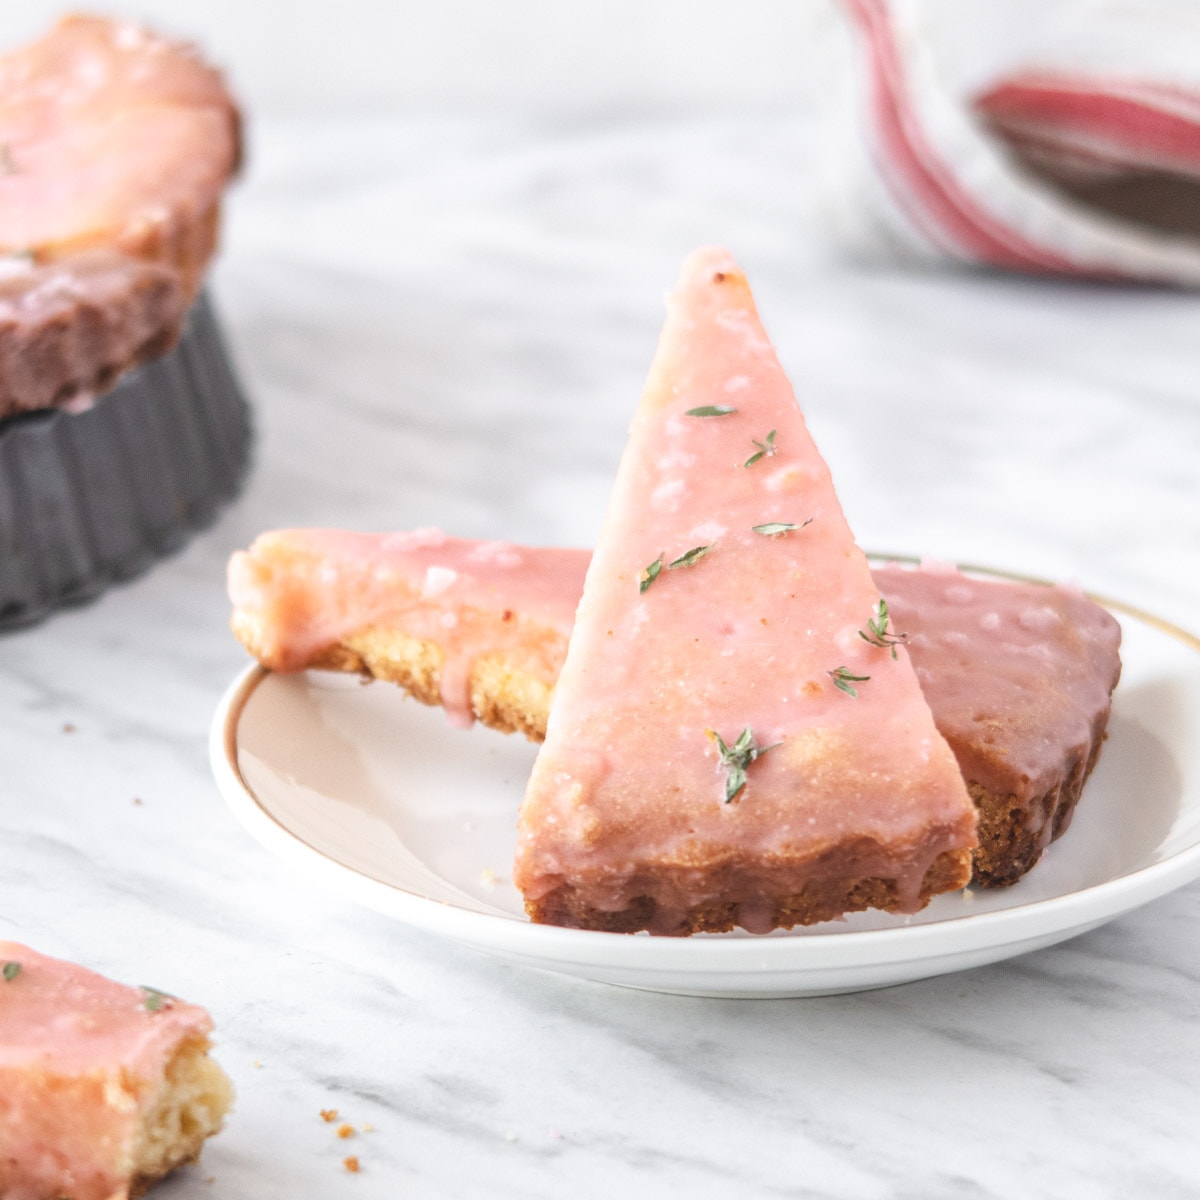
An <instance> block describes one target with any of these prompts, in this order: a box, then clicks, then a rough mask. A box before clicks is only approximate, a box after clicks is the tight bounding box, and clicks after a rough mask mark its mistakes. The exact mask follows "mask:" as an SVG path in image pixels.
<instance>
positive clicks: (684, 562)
mask: <svg viewBox="0 0 1200 1200" xmlns="http://www.w3.org/2000/svg"><path fill="white" fill-rule="evenodd" d="M715 545H716V542H710V543H709V544H708V545H707V546H693V547H692V548H691V549H690V550H689V551H688V552H687V553H686V554H681V555H680V556H679V557H678V558H677V559H675V560H674V561H673V562H669V563H667V570H668V571H674V570H675V569H676V568H677V567H690V566H691V565H692V564H693V563H698V562H699V561H700V560H701V559H702V558H703V557H704V556H705V555H706V554H707V553H708V552H709V551H710V550H711V549H712V548H713V546H715Z"/></svg>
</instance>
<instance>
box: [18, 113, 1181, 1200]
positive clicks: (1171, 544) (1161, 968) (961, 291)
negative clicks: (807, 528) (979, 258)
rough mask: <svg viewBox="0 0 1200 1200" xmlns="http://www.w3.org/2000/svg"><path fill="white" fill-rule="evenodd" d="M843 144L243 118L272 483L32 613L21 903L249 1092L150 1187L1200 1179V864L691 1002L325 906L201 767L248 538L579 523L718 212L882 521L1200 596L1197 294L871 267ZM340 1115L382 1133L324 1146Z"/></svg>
mask: <svg viewBox="0 0 1200 1200" xmlns="http://www.w3.org/2000/svg"><path fill="white" fill-rule="evenodd" d="M811 137H812V134H811V131H810V130H809V129H808V127H807V126H806V125H805V124H804V123H802V122H798V121H796V120H794V119H788V118H786V117H784V116H763V115H762V114H753V115H751V114H747V115H746V116H744V117H739V116H737V115H729V116H726V117H723V118H720V119H717V118H704V119H691V120H689V119H674V120H672V119H665V118H664V119H662V120H659V121H657V122H648V121H646V120H641V121H633V120H630V121H628V122H624V123H623V122H621V121H620V120H615V119H614V120H611V121H606V122H581V123H579V124H578V125H575V126H562V125H557V126H547V125H539V124H536V123H532V122H527V121H522V120H519V119H517V118H515V117H514V118H494V119H482V118H480V119H468V118H461V119H455V120H450V119H445V120H438V121H434V120H430V119H418V118H416V117H412V118H407V119H401V118H393V119H385V118H382V117H381V118H377V119H365V118H364V119H360V120H356V121H345V122H342V123H338V122H333V121H330V122H328V123H326V124H321V123H316V122H312V121H307V122H304V123H300V122H296V123H295V124H289V123H287V122H283V121H276V122H273V123H272V122H264V123H261V124H259V125H257V126H256V127H255V128H254V130H253V139H252V154H251V160H250V161H251V164H252V167H251V170H250V173H249V176H248V178H247V179H246V180H245V182H244V183H243V184H242V185H241V187H240V188H239V190H238V191H237V192H236V194H235V195H234V197H233V200H232V205H231V211H230V219H229V224H228V228H227V234H226V239H225V249H224V254H223V258H222V260H221V263H220V265H219V268H218V269H217V271H216V278H215V292H216V296H217V300H218V303H219V306H220V309H221V312H222V314H223V316H224V320H225V324H226V328H227V330H228V333H229V336H230V340H231V342H232V344H233V346H234V348H235V351H236V354H237V357H238V360H239V364H240V367H241V370H242V373H243V377H244V382H245V385H246V387H247V389H248V391H249V393H250V394H251V396H252V399H253V403H254V406H255V410H256V416H257V423H258V430H259V437H258V448H257V462H256V466H255V469H254V472H253V476H252V478H251V480H250V482H249V484H248V486H247V488H246V490H245V493H244V495H243V496H242V497H241V498H240V500H238V502H237V503H236V504H235V505H233V506H232V507H230V508H229V509H227V510H226V511H225V512H224V514H223V515H222V517H221V518H220V520H219V521H218V523H217V524H216V525H215V526H214V527H212V528H211V529H209V530H207V531H206V532H204V533H203V534H201V535H200V536H198V537H197V538H196V539H195V540H194V541H193V542H192V543H191V544H190V545H189V546H188V547H187V548H186V549H185V550H184V551H183V552H182V553H180V554H178V555H176V556H175V557H173V558H171V559H170V560H168V561H166V562H163V563H161V564H160V565H158V566H157V567H155V568H154V569H153V570H152V571H150V573H149V574H147V575H146V576H145V577H143V578H142V579H139V580H137V581H136V582H134V583H131V584H129V585H127V586H122V587H119V588H116V589H115V590H113V591H112V592H110V593H109V594H107V595H105V596H104V597H102V598H101V599H100V600H99V601H98V602H96V603H93V604H91V605H88V606H86V607H83V608H80V609H77V610H74V611H70V612H66V613H62V614H59V615H57V616H55V617H54V618H52V619H51V620H49V621H47V622H46V623H44V624H42V625H39V626H37V627H35V628H32V629H29V630H26V631H22V632H18V633H15V634H11V635H7V636H4V637H2V638H0V831H2V832H0V838H2V842H3V846H4V867H3V869H2V870H0V933H2V934H3V935H4V936H8V937H12V938H16V939H19V940H24V941H27V942H29V943H31V944H33V945H35V946H37V947H39V948H40V949H42V950H44V951H46V952H48V953H54V954H61V955H65V956H68V957H71V958H74V959H77V960H80V961H84V962H87V963H89V964H90V965H93V966H95V967H97V968H99V969H101V970H103V971H105V972H106V973H109V974H111V975H113V976H115V977H117V978H123V979H126V980H129V981H132V982H146V983H152V984H154V985H156V986H159V987H162V988H166V989H168V990H170V991H172V992H177V993H179V994H180V995H183V996H186V997H188V998H192V999H195V1000H197V1001H199V1002H201V1003H204V1004H205V1005H207V1006H208V1007H209V1008H210V1009H211V1011H212V1012H213V1014H214V1016H215V1018H216V1021H217V1024H218V1038H219V1045H218V1057H219V1058H220V1060H221V1062H222V1063H223V1064H224V1065H225V1066H226V1068H227V1069H228V1070H229V1072H230V1073H231V1074H232V1075H233V1077H234V1079H235V1082H236V1085H237V1088H238V1102H237V1108H236V1111H235V1113H234V1115H233V1117H232V1119H231V1121H230V1123H229V1126H228V1128H227V1130H226V1131H225V1132H224V1133H223V1134H221V1135H220V1136H219V1137H218V1138H217V1139H216V1140H215V1141H214V1142H212V1143H211V1144H210V1146H209V1148H208V1149H207V1150H206V1152H205V1154H204V1157H203V1160H202V1162H201V1163H200V1165H199V1166H198V1167H195V1168H189V1169H186V1170H184V1171H183V1172H181V1173H180V1174H179V1175H178V1176H177V1177H175V1178H174V1179H173V1180H171V1181H170V1182H168V1183H167V1184H165V1185H163V1186H162V1188H161V1189H160V1190H159V1191H158V1192H157V1193H156V1195H161V1196H162V1197H163V1200H167V1198H172V1200H201V1198H203V1197H213V1196H220V1197H229V1198H230V1200H243V1198H247V1200H248V1198H250V1197H253V1198H254V1200H306V1198H309V1197H311V1198H313V1200H334V1198H337V1197H355V1198H357V1200H368V1198H378V1200H384V1198H388V1200H390V1198H392V1197H396V1196H404V1197H413V1198H416V1197H431V1198H437V1200H452V1198H454V1197H478V1196H484V1195H500V1196H511V1197H522V1198H523V1200H533V1198H535V1197H551V1196H560V1195H569V1196H572V1197H602V1196H610V1195H629V1196H651V1195H654V1196H673V1195H684V1194H687V1195H690V1196H694V1197H714V1198H715V1197H720V1198H722V1200H725V1198H728V1197H731V1196H736V1197H751V1196H753V1197H758V1196H764V1197H766V1196H789V1197H836V1198H843V1197H844V1198H846V1200H851V1198H853V1200H866V1198H872V1200H902V1198H912V1200H917V1198H920V1200H940V1198H943V1197H944V1198H947V1200H948V1198H950V1197H954V1198H955V1200H962V1198H967V1197H1002V1196H1004V1197H1007V1196H1022V1197H1077V1196H1082V1195H1087V1196H1122V1197H1123V1196H1130V1195H1144V1194H1147V1193H1148V1192H1149V1191H1150V1190H1151V1189H1153V1191H1154V1193H1155V1194H1156V1195H1158V1196H1160V1197H1162V1198H1163V1200H1167V1198H1170V1197H1185V1196H1195V1195H1197V1194H1200V1155H1198V1154H1197V1151H1196V1127H1197V1118H1198V1117H1200V1020H1198V1019H1197V1018H1198V1017H1200V968H1198V965H1197V951H1196V946H1197V944H1198V941H1200V886H1197V885H1193V886H1190V887H1187V888H1184V889H1183V890H1181V891H1179V892H1176V893H1174V894H1173V895H1170V896H1168V897H1167V898H1165V899H1162V900H1159V901H1157V902H1155V903H1153V904H1151V905H1149V906H1147V907H1145V908H1143V909H1141V910H1139V911H1137V912H1134V913H1132V914H1131V915H1128V916H1126V917H1124V918H1122V919H1120V920H1118V921H1116V922H1114V923H1112V924H1110V925H1107V926H1105V927H1103V928H1101V929H1098V930H1096V931H1095V932H1092V933H1090V934H1087V935H1085V936H1082V937H1079V938H1077V939H1075V940H1074V941H1071V942H1068V943H1066V944H1064V945H1061V946H1058V947H1056V948H1053V949H1049V950H1044V951H1041V952H1039V953H1035V954H1031V955H1029V956H1027V957H1024V958H1021V959H1017V960H1014V961H1011V962H1007V963H1004V964H1001V965H998V966H994V967H988V968H983V969H979V970H975V971H971V972H968V973H964V974H959V975H954V976H948V977H944V978H940V979H934V980H931V981H928V982H924V983H918V984H912V985H908V986H904V987H899V988H895V989H890V990H885V991H879V992H873V993H862V994H858V995H849V996H841V997H832V998H825V999H809V1000H790V1001H758V1002H751V1001H719V1000H697V999H685V998H678V997H671V996H661V995H653V994H642V993H637V992H632V991H623V990H618V989H614V988H608V987H604V986H602V985H595V984H588V983H582V982H577V981H572V980H570V979H566V978H558V977H555V976H551V975H547V974H542V973H538V972H535V971H529V970H523V969H520V968H518V967H515V966H508V965H504V964H501V963H498V962H495V961H492V960H491V959H489V958H486V957H483V956H480V955H477V954H475V953H473V952H470V951H467V950H465V949H458V948H456V947H455V946H453V945H449V944H444V943H442V942H440V941H438V940H435V939H434V938H432V937H430V936H427V935H423V934H418V933H414V932H412V931H410V930H408V929H406V928H405V927H403V926H402V925H399V924H397V923H394V922H392V921H389V920H387V919H385V918H383V917H380V916H376V915H373V914H372V913H370V912H366V911H363V910H360V909H358V908H356V907H354V906H352V905H351V904H349V903H348V902H344V901H342V900H340V899H338V898H337V897H335V896H332V895H328V894H323V893H322V892H320V891H318V890H316V889H314V888H313V887H311V886H310V885H309V884H307V883H306V882H304V881H303V880H300V879H298V878H296V877H295V876H293V875H292V874H291V873H290V872H289V870H288V869H287V868H285V867H284V866H283V865H281V864H279V863H277V862H276V861H275V860H274V859H272V858H271V857H269V856H268V855H267V853H266V852H265V851H263V850H261V849H260V848H259V847H258V845H257V844H255V843H254V842H253V841H252V840H251V839H250V838H249V837H248V836H247V835H246V834H245V833H243V831H242V830H241V828H239V827H238V826H237V825H236V824H235V822H234V821H233V819H232V818H231V816H230V815H229V814H228V813H227V812H226V810H225V808H224V807H223V805H222V802H221V800H220V798H219V796H218V794H217V792H216V789H215V787H214V784H213V781H212V778H211V776H210V773H209V767H208V762H207V757H206V736H207V728H208V723H209V720H210V717H211V715H212V712H213V709H214V706H215V705H216V703H217V700H218V697H219V696H220V694H221V692H222V691H223V689H224V688H225V686H226V685H227V684H228V683H229V681H230V680H231V679H232V677H233V676H234V675H235V674H236V673H237V672H238V671H239V670H240V669H241V667H242V666H243V665H244V662H245V658H244V655H243V652H242V650H241V648H240V647H239V646H238V645H237V644H236V643H235V642H234V640H233V638H232V637H231V636H230V634H229V633H228V632H227V616H228V612H227V604H226V601H225V597H224V585H223V568H224V562H225V559H226V557H227V556H228V554H229V553H230V552H231V551H232V550H234V549H236V548H239V547H242V546H245V545H246V544H248V543H249V541H250V540H251V539H252V538H253V536H254V535H255V534H256V533H257V532H259V531H260V530H263V529H267V528H271V527H276V526H281V525H310V524H322V525H344V526H349V527H356V528H364V529H386V528H404V527H411V526H420V525H429V524H437V525H441V526H443V527H444V528H446V529H448V530H450V531H453V532H456V533H460V534H463V535H467V536H475V537H501V538H507V539H511V540H515V541H527V542H542V543H559V544H584V543H587V542H588V541H589V540H590V539H591V538H592V537H593V535H594V533H595V530H596V529H597V527H598V524H599V521H600V518H601V514H602V511H603V506H604V503H605V498H606V495H607V491H608V487H609V482H610V478H611V475H612V471H613V469H614V467H615V464H616V461H617V458H618V456H619V454H620V451H621V448H622V444H623V438H624V430H625V426H626V424H627V422H628V420H629V417H630V415H631V413H632V411H633V407H634V404H635V402H636V398H637V395H638V393H639V390H640V386H641V381H642V376H643V374H644V371H645V369H646V367H647V365H648V363H649V360H650V356H651V354H652V351H653V347H654V342H655V338H656V335H657V330H658V325H659V321H660V315H661V311H662V305H661V298H662V295H663V292H664V291H665V290H666V289H667V288H668V287H669V286H670V284H671V282H672V281H673V279H674V277H675V273H676V271H677V268H678V264H679V261H680V259H681V258H682V256H683V254H684V253H685V252H686V251H687V250H688V249H690V248H691V247H693V246H694V245H697V244H699V243H703V242H708V241H720V242H723V243H725V244H727V245H729V246H730V247H731V248H732V249H733V250H734V251H735V252H736V253H737V254H738V255H739V257H740V258H741V260H742V262H743V265H744V266H745V267H746V269H747V271H748V273H749V274H750V276H751V280H752V282H753V283H754V284H755V286H756V290H757V293H758V298H759V302H760V307H761V310H762V313H763V316H764V319H765V321H766V324H767V326H768V329H769V330H770V332H771V334H772V336H773V338H774V340H775V341H776V343H777V345H778V347H779V349H780V353H781V357H782V358H783V360H784V363H785V366H786V367H787V368H788V370H789V372H790V374H791V376H792V379H793V381H794V383H795V386H796V390H797V393H798V395H799V398H800V401H801V404H802V406H803V407H804V408H805V410H806V412H807V414H808V417H809V422H810V425H811V427H812V429H813V431H814V433H815V436H816V437H817V440H818V442H819V444H820V445H821V446H822V448H823V450H824V452H825V455H826V457H827V459H828V460H829V462H830V464H831V466H832V468H833V472H834V476H835V478H836V479H837V481H838V483H839V487H840V492H841V496H842V499H843V503H844V506H845V508H846V510H847V514H848V515H849V517H850V520H851V523H852V525H853V526H854V528H855V530H856V532H857V534H858V536H859V539H860V541H861V542H862V543H863V544H864V545H865V546H867V547H869V548H875V549H885V550H889V551H895V552H909V553H914V552H915V553H921V554H929V555H933V556H936V557H939V558H944V559H950V560H960V561H969V562H974V563H983V564H988V565H991V566H996V567H1003V568H1008V569H1012V570H1017V571H1027V572H1030V573H1033V574H1039V575H1044V576H1052V577H1057V578H1073V579H1077V580H1079V581H1081V582H1082V583H1083V584H1084V585H1085V586H1087V587H1089V588H1091V589H1093V590H1096V591H1099V592H1102V593H1106V594H1111V595H1114V596H1118V597H1121V598H1123V599H1125V600H1128V601H1130V602H1132V603H1134V604H1138V605H1141V606H1143V607H1145V608H1148V609H1151V610H1152V611H1154V612H1157V613H1159V614H1161V615H1163V616H1165V617H1167V618H1170V619H1172V620H1174V621H1176V622H1178V623H1180V624H1182V625H1184V626H1186V627H1189V628H1193V629H1194V628H1195V627H1196V626H1197V625H1200V621H1198V620H1197V618H1196V615H1195V614H1196V612H1197V607H1198V605H1200V559H1198V556H1197V552H1198V550H1200V484H1198V478H1200V475H1198V468H1200V396H1198V391H1200V337H1198V336H1197V330H1198V328H1200V323H1198V320H1197V316H1198V311H1200V310H1198V307H1197V306H1198V304H1200V301H1198V300H1197V298H1196V297H1195V296H1194V295H1184V294H1174V293H1169V292H1157V291H1149V290H1134V289H1122V288H1099V287H1091V286H1081V285H1080V286H1072V285H1062V284H1053V283H1048V282H1044V281H1033V280H1024V279H1015V278H1003V277H996V276H986V275H977V276H968V275H962V274H950V273H946V274H906V273H901V272H886V271H885V272H879V271H876V272H874V273H871V272H866V271H862V270H856V269H854V268H852V267H850V266H848V265H846V264H843V263H839V262H838V261H837V258H836V255H835V254H834V253H833V252H832V251H831V250H830V249H828V248H827V247H826V246H825V245H824V243H823V234H822V232H821V229H822V227H821V225H820V224H819V221H818V216H817V209H818V207H819V205H818V200H817V189H816V187H815V185H814V182H813V179H812V174H811V169H810V166H809V163H810V160H811V156H810V154H809V153H808V152H809V150H810V149H811V146H810V142H811ZM68 727H70V730H71V731H70V732H68ZM135 798H136V799H135ZM328 1108H336V1109H338V1110H339V1112H340V1114H341V1115H342V1117H343V1118H344V1119H345V1120H347V1121H350V1122H352V1123H354V1124H355V1125H358V1126H361V1125H362V1124H363V1123H371V1124H372V1125H373V1126H374V1127H375V1128H374V1131H373V1132H370V1133H363V1134H361V1135H360V1136H358V1137H357V1138H356V1139H355V1140H354V1141H353V1143H350V1142H345V1141H339V1140H338V1139H336V1138H335V1137H334V1135H333V1132H332V1127H331V1126H329V1125H326V1124H325V1123H323V1122H322V1121H321V1119H320V1117H319V1110H321V1109H328ZM351 1152H352V1153H355V1154H357V1155H358V1156H359V1158H360V1161H361V1164H362V1170H361V1172H360V1173H359V1174H357V1175H350V1174H348V1173H347V1172H346V1171H345V1170H344V1169H343V1167H342V1165H341V1162H342V1159H343V1157H344V1156H345V1155H346V1154H347V1153H351Z"/></svg>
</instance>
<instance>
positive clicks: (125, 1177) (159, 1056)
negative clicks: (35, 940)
mask: <svg viewBox="0 0 1200 1200" xmlns="http://www.w3.org/2000/svg"><path fill="white" fill-rule="evenodd" d="M211 1030H212V1021H211V1019H210V1018H209V1016H208V1014H207V1013H206V1012H205V1011H204V1009H202V1008H199V1007H197V1006H196V1005H194V1004H185V1003H183V1002H182V1001H180V1000H176V999H174V998H173V997H169V996H165V995H163V994H162V993H160V992H156V991H153V990H151V989H148V988H136V987H127V986H126V985H124V984H120V983H114V982H113V981H111V980H109V979H105V978H104V977H103V976H100V975H97V974H95V973H94V972H92V971H88V970H86V969H84V968H83V967H78V966H75V965H74V964H72V963H67V962H63V961H61V960H59V959H53V958H47V957H46V956H45V955H42V954H38V953H37V952H36V951H34V950H31V949H29V948H28V947H27V946H22V945H18V944H17V943H15V942H0V1196H3V1197H4V1200H61V1198H64V1197H70V1200H126V1198H127V1197H132V1196H138V1195H141V1193H142V1192H144V1191H145V1190H146V1189H147V1188H149V1187H150V1186H151V1185H152V1184H154V1183H155V1182H156V1181H157V1180H159V1179H161V1178H162V1177H163V1176H164V1175H166V1174H168V1173H169V1172H170V1171H173V1170H174V1169H175V1168H176V1167H178V1166H181V1165H182V1164H184V1163H187V1162H192V1161H193V1160H194V1159H195V1158H196V1157H197V1156H198V1155H199V1153H200V1148H201V1146H202V1145H203V1143H204V1141H205V1139H206V1138H208V1137H211V1136H212V1135H213V1134H214V1133H216V1132H217V1131H218V1130H219V1129H220V1128H221V1125H222V1123H223V1121H224V1118H225V1115H226V1114H227V1113H228V1111H229V1108H230V1105H231V1104H232V1101H233V1087H232V1085H231V1084H230V1082H229V1079H228V1078H227V1077H226V1075H225V1073H224V1072H223V1071H222V1070H221V1068H220V1067H219V1066H218V1065H217V1064H216V1062H214V1061H213V1060H212V1059H211V1058H209V1056H208V1050H209V1038H208V1035H209V1033H210V1032H211Z"/></svg>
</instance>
